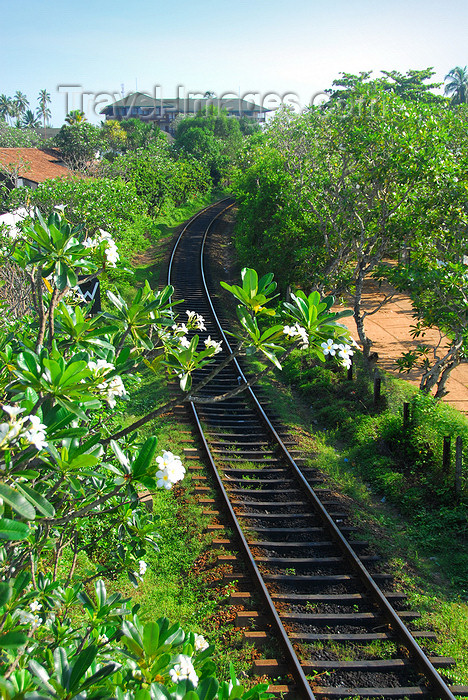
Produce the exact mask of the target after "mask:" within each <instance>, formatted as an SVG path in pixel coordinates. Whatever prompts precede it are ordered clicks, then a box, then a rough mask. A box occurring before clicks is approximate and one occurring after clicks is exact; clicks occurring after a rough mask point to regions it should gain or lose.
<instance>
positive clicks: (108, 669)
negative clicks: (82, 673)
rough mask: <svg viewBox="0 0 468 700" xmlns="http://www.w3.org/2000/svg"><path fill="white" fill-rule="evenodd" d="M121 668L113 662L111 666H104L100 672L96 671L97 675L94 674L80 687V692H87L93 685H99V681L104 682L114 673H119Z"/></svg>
mask: <svg viewBox="0 0 468 700" xmlns="http://www.w3.org/2000/svg"><path fill="white" fill-rule="evenodd" d="M118 668H119V666H118V664H116V663H113V662H111V663H110V664H106V666H103V667H102V668H100V669H99V671H96V673H93V675H92V676H90V677H89V678H87V679H86V680H85V682H84V683H82V685H81V686H80V690H81V691H82V690H86V688H90V687H91V686H92V685H94V684H95V683H98V682H99V681H102V680H103V678H107V676H111V675H112V674H113V673H115V672H116V671H117V669H118ZM107 697H108V696H107Z"/></svg>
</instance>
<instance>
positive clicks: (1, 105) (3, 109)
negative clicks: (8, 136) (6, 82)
mask: <svg viewBox="0 0 468 700" xmlns="http://www.w3.org/2000/svg"><path fill="white" fill-rule="evenodd" d="M10 109H11V97H7V96H6V95H0V119H3V120H4V121H6V119H7V117H9V116H11V114H10Z"/></svg>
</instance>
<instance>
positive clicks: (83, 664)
mask: <svg viewBox="0 0 468 700" xmlns="http://www.w3.org/2000/svg"><path fill="white" fill-rule="evenodd" d="M96 654H97V647H96V646H94V644H92V645H91V646H89V647H86V649H83V651H82V652H81V653H80V655H79V656H78V658H77V659H76V661H75V663H74V664H73V667H72V669H71V673H70V683H69V686H68V687H69V689H70V690H74V688H76V686H77V685H78V684H79V682H80V680H81V679H82V678H83V676H84V675H85V673H86V671H87V670H88V668H89V667H90V666H91V664H92V663H93V661H94V659H95V658H96Z"/></svg>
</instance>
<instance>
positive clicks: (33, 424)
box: [0, 406, 48, 450]
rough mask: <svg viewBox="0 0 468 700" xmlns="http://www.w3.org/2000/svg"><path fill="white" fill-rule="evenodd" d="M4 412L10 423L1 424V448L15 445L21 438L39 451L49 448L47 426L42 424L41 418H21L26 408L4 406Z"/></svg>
mask: <svg viewBox="0 0 468 700" xmlns="http://www.w3.org/2000/svg"><path fill="white" fill-rule="evenodd" d="M3 410H4V411H5V413H8V415H9V417H10V419H9V421H8V423H0V447H8V446H12V445H15V444H17V443H18V441H19V440H20V439H21V438H23V439H24V440H26V441H27V442H29V443H30V444H31V445H34V447H35V448H36V449H37V450H41V449H42V448H43V447H47V444H48V443H47V441H46V437H47V434H46V426H45V425H44V424H43V423H41V419H40V418H39V416H21V415H20V414H21V413H23V411H24V408H19V407H17V406H3ZM28 422H29V425H27V423H28Z"/></svg>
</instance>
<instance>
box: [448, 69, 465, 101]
mask: <svg viewBox="0 0 468 700" xmlns="http://www.w3.org/2000/svg"><path fill="white" fill-rule="evenodd" d="M445 80H448V81H449V82H448V83H447V85H446V86H445V90H444V92H445V94H446V95H448V96H449V97H451V98H452V99H451V103H452V104H453V105H460V104H464V103H466V102H468V70H467V68H466V66H465V67H464V68H462V67H461V66H456V67H455V68H452V70H451V71H449V73H447V75H446V76H445Z"/></svg>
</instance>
